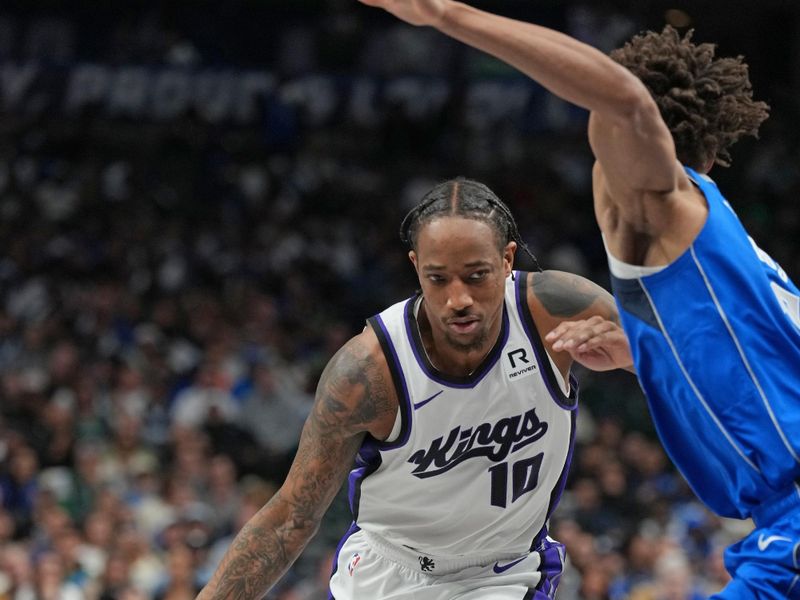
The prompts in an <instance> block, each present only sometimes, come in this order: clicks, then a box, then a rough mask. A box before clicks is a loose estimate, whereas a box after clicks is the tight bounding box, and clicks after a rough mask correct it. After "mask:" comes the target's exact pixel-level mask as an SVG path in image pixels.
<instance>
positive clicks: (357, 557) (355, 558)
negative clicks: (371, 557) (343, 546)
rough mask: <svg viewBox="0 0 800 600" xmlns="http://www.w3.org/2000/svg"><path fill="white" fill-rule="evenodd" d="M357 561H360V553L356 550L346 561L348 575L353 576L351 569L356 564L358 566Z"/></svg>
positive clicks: (354, 567) (354, 568)
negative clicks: (347, 561)
mask: <svg viewBox="0 0 800 600" xmlns="http://www.w3.org/2000/svg"><path fill="white" fill-rule="evenodd" d="M359 562H361V555H360V554H359V553H358V552H356V553H355V554H353V556H352V558H351V559H350V562H349V563H347V572H348V573H350V577H352V576H353V571H355V570H356V566H358V563H359Z"/></svg>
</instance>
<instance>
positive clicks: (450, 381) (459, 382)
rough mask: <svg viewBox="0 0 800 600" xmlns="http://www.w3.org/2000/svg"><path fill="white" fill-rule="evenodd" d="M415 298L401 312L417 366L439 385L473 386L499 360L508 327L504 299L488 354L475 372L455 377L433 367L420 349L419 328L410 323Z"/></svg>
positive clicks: (461, 387)
mask: <svg viewBox="0 0 800 600" xmlns="http://www.w3.org/2000/svg"><path fill="white" fill-rule="evenodd" d="M417 298H418V296H414V297H413V298H409V300H408V302H406V306H405V308H404V309H403V314H404V315H405V318H404V321H405V326H406V335H407V336H408V343H409V345H410V346H411V349H412V350H413V352H414V358H416V360H417V364H418V365H419V368H420V369H422V372H423V373H425V375H427V376H428V378H429V379H431V380H433V381H435V382H436V383H439V384H441V385H444V386H447V387H451V388H459V389H469V388H474V387H475V386H476V385H478V384H479V383H480V382H481V381H482V380H483V378H484V377H486V375H487V374H488V373H489V372H490V371H491V370H492V368H493V367H494V366H495V364H497V361H498V360H500V356H501V355H502V349H503V348H504V347H505V345H506V342H507V341H508V335H509V330H510V328H509V325H508V308H507V306H506V302H505V300H504V301H503V321H502V325H501V330H500V336H499V337H498V338H497V341H496V342H495V344H494V346H492V349H491V350H490V351H489V354H487V355H486V358H484V359H483V363H482V364H481V365H480V366H478V368H477V369H475V372H474V373H473V374H472V375H469V376H467V377H455V376H452V375H446V374H445V373H442V372H441V371H439V370H438V369H436V367H434V366H433V365H432V364H431V362H430V361H429V360H428V357H427V356H425V354H424V353H423V352H422V351H421V346H422V340H421V339H420V337H419V330H418V329H417V327H414V326H413V325H412V323H414V322H416V318H415V317H414V303H415V302H416V300H417Z"/></svg>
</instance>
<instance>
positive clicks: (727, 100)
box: [611, 25, 769, 168]
mask: <svg viewBox="0 0 800 600" xmlns="http://www.w3.org/2000/svg"><path fill="white" fill-rule="evenodd" d="M693 32H694V31H693V30H690V31H689V32H688V33H686V35H685V36H684V37H681V36H680V34H679V33H678V32H677V31H676V30H675V29H673V28H672V27H671V26H669V25H667V26H666V27H664V29H663V31H662V32H661V33H656V32H654V31H649V32H647V33H644V34H642V35H637V36H636V37H634V38H633V39H632V40H631V41H629V42H628V43H626V44H625V46H623V47H622V48H619V49H618V50H614V51H613V52H612V53H611V58H612V59H614V60H615V61H616V62H618V63H619V64H621V65H622V66H624V67H626V68H628V69H629V70H630V71H631V72H633V74H634V75H636V76H637V77H638V78H639V79H641V81H642V82H643V83H644V84H645V86H646V87H647V89H648V90H649V91H650V94H651V95H652V96H653V98H654V99H655V101H656V104H658V108H659V111H660V112H661V116H662V118H663V119H664V121H665V123H666V124H667V127H668V128H669V130H670V132H671V133H672V137H673V139H674V140H675V149H676V152H677V154H678V159H679V160H680V161H681V162H682V163H683V164H686V165H688V166H690V167H695V168H697V167H700V166H702V165H704V164H705V163H706V162H708V161H709V160H711V159H714V160H715V162H716V163H717V164H720V165H722V166H725V167H727V166H729V165H730V161H731V155H730V153H729V152H728V149H729V148H730V147H731V146H732V145H733V144H734V143H735V142H736V141H737V140H738V139H739V138H740V137H742V136H743V135H752V136H754V137H758V127H759V126H760V125H761V123H762V122H763V121H764V119H766V118H767V116H768V114H769V106H768V105H767V104H766V103H765V102H758V101H755V100H753V90H752V87H751V85H750V78H749V75H748V69H747V64H746V63H745V62H743V59H742V57H741V56H737V57H736V58H714V52H715V50H716V46H715V45H714V44H694V43H693V42H692V41H691V39H692V33H693Z"/></svg>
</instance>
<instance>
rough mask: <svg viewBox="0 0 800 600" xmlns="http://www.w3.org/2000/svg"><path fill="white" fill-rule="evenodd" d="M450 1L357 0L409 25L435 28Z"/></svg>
mask: <svg viewBox="0 0 800 600" xmlns="http://www.w3.org/2000/svg"><path fill="white" fill-rule="evenodd" d="M450 1H451V0H359V2H361V3H362V4H366V5H368V6H375V7H377V8H382V9H384V10H385V11H387V12H390V13H392V14H393V15H394V16H396V17H397V18H398V19H402V20H403V21H405V22H406V23H410V24H411V25H431V26H433V27H435V26H436V25H437V24H438V23H439V22H440V21H441V20H442V17H444V13H445V10H446V8H447V4H448V3H449V2H450Z"/></svg>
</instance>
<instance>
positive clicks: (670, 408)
mask: <svg viewBox="0 0 800 600" xmlns="http://www.w3.org/2000/svg"><path fill="white" fill-rule="evenodd" d="M686 172H687V174H688V175H689V176H690V177H691V178H692V180H693V181H694V182H695V184H696V185H697V186H698V187H699V189H700V190H701V191H702V192H703V194H704V195H705V197H706V200H707V202H708V218H707V221H706V223H705V225H704V226H703V228H702V230H701V231H700V233H699V235H698V236H697V238H696V239H695V240H694V242H693V243H692V245H691V246H690V247H689V249H687V250H686V252H685V253H684V254H683V255H681V257H680V258H678V259H677V260H676V261H675V262H673V263H672V264H670V265H669V266H667V267H665V268H664V269H663V270H660V271H658V272H656V273H653V274H649V275H644V276H639V277H634V278H625V279H623V278H621V277H619V276H617V275H619V273H618V274H617V275H614V274H612V287H613V291H614V296H615V298H616V300H617V304H618V306H619V309H620V315H621V319H622V325H623V327H624V329H625V332H626V334H627V336H628V339H629V340H630V345H631V351H632V353H633V357H634V364H635V366H636V371H637V373H638V376H639V381H640V383H641V385H642V388H643V390H644V392H645V395H646V396H647V400H648V403H649V405H650V411H651V413H652V417H653V420H654V422H655V425H656V429H657V430H658V433H659V436H660V437H661V441H662V443H663V444H664V447H665V448H666V451H667V453H668V454H669V456H670V458H671V459H672V461H673V462H674V463H675V465H676V466H677V467H678V468H679V469H680V471H681V472H682V473H683V475H684V477H685V478H686V480H687V481H688V482H689V485H690V486H691V487H692V489H693V490H694V491H695V493H696V494H697V496H698V497H699V498H700V499H701V500H703V501H704V502H705V503H706V504H707V505H708V506H709V507H710V508H711V509H712V510H714V511H715V512H716V513H718V514H720V515H723V516H728V517H740V518H744V517H747V516H750V515H751V514H752V513H753V512H754V511H755V510H756V509H757V508H758V506H759V505H760V504H762V503H763V502H764V501H765V500H766V499H767V498H770V497H774V496H775V495H776V494H779V493H780V492H781V491H783V490H787V489H789V488H794V489H795V490H796V491H797V494H798V495H800V486H798V484H797V483H796V482H798V481H799V480H800V290H798V288H797V287H796V286H795V285H794V284H793V283H792V282H791V281H790V280H789V278H788V277H787V275H786V273H785V272H784V271H783V270H782V269H781V268H780V266H779V265H777V264H776V263H775V261H773V260H772V259H771V258H770V257H769V256H768V255H767V254H766V253H765V252H764V251H762V250H761V249H760V248H758V246H756V244H755V242H753V240H752V239H751V238H750V237H749V236H748V235H747V232H746V231H745V230H744V228H743V227H742V224H741V223H740V222H739V219H738V218H737V217H736V214H735V213H734V211H733V209H732V208H731V207H730V205H729V204H728V202H727V201H726V200H725V199H724V198H723V197H722V195H721V194H720V192H719V190H718V189H717V186H716V185H715V184H714V183H713V182H712V181H711V180H710V179H708V178H707V177H705V176H703V175H699V174H697V173H695V172H694V171H692V170H691V169H688V168H687V169H686ZM612 271H613V269H612Z"/></svg>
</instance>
